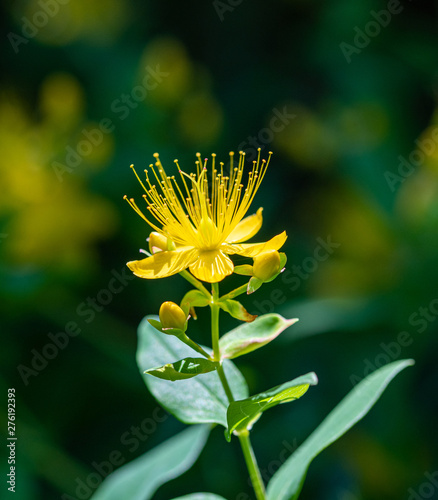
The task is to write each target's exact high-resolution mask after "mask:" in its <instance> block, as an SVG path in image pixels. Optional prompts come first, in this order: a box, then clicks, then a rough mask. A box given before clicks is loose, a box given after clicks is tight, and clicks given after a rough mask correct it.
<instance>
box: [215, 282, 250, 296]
mask: <svg viewBox="0 0 438 500" xmlns="http://www.w3.org/2000/svg"><path fill="white" fill-rule="evenodd" d="M247 289H248V283H247V284H246V285H242V286H239V288H236V289H235V290H233V291H232V292H230V293H227V294H226V295H224V296H223V297H221V300H228V299H234V297H237V296H238V295H242V293H246V291H247Z"/></svg>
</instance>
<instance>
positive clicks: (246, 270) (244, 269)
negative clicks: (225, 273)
mask: <svg viewBox="0 0 438 500" xmlns="http://www.w3.org/2000/svg"><path fill="white" fill-rule="evenodd" d="M234 272H235V273H236V274H240V275H241V276H252V266H250V265H249V264H243V266H234Z"/></svg>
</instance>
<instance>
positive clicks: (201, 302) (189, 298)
mask: <svg viewBox="0 0 438 500" xmlns="http://www.w3.org/2000/svg"><path fill="white" fill-rule="evenodd" d="M209 304H210V299H209V298H208V297H207V296H206V295H205V294H204V293H202V292H201V291H200V290H190V291H189V292H187V293H186V294H185V295H184V297H183V299H182V300H181V304H180V307H181V309H182V310H183V311H184V312H185V313H186V314H189V312H191V313H192V315H193V317H194V318H195V319H196V314H195V307H205V306H208V305H209Z"/></svg>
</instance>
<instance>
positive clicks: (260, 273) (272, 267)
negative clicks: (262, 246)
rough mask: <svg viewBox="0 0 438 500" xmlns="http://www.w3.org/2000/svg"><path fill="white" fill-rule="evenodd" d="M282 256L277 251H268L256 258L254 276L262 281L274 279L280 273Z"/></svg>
mask: <svg viewBox="0 0 438 500" xmlns="http://www.w3.org/2000/svg"><path fill="white" fill-rule="evenodd" d="M280 268H281V262H280V254H279V253H278V252H277V250H267V251H266V252H263V253H261V254H260V255H257V257H254V264H253V274H254V276H255V277H256V278H258V279H259V280H262V281H267V280H269V279H271V278H273V277H274V276H275V275H276V274H278V273H279V272H280Z"/></svg>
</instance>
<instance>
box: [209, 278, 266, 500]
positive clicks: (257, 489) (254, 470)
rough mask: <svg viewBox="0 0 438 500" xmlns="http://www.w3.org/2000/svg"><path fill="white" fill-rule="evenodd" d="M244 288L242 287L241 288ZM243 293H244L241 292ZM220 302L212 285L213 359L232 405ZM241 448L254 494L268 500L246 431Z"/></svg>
mask: <svg viewBox="0 0 438 500" xmlns="http://www.w3.org/2000/svg"><path fill="white" fill-rule="evenodd" d="M241 288H242V287H241ZM240 293H242V292H240ZM218 301H219V284H218V283H213V284H212V301H211V304H210V308H211V340H212V346H213V358H214V360H215V361H218V362H219V364H218V367H217V368H216V370H217V373H218V375H219V378H220V381H221V383H222V387H223V388H224V391H225V394H226V395H227V398H228V401H229V402H230V403H232V402H233V401H234V396H233V393H232V391H231V388H230V385H229V383H228V380H227V377H226V375H225V372H224V368H223V366H222V363H221V362H220V351H219V306H218V305H217V304H216V303H217V302H218ZM238 437H239V442H240V446H241V447H242V451H243V456H244V458H245V463H246V466H247V468H248V472H249V477H250V479H251V483H252V485H253V488H254V493H255V495H256V498H257V500H266V491H265V485H264V484H263V479H262V476H261V474H260V469H259V466H258V465H257V460H256V457H255V454H254V450H253V449H252V445H251V440H250V438H249V431H248V430H245V431H242V432H240V433H239V434H238Z"/></svg>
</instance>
